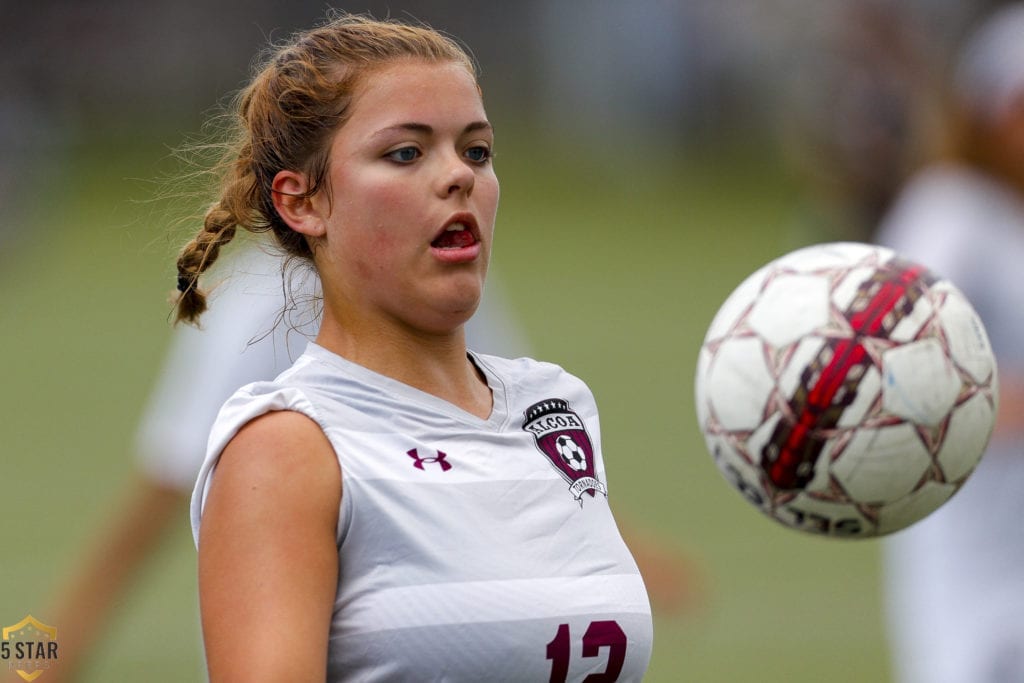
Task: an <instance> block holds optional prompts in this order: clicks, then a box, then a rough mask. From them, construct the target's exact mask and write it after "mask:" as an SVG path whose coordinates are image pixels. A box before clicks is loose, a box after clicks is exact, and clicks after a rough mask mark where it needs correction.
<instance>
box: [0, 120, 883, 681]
mask: <svg viewBox="0 0 1024 683" xmlns="http://www.w3.org/2000/svg"><path fill="white" fill-rule="evenodd" d="M170 142H172V143H173V142H176V140H173V139H171V140H170ZM162 154H163V152H162V148H161V147H160V146H159V145H146V146H142V147H140V148H139V149H136V150H133V151H132V152H131V153H130V154H128V153H125V154H118V153H113V152H111V151H109V150H105V151H103V152H102V153H100V152H97V151H95V150H93V151H89V150H85V151H83V152H82V153H80V154H78V155H76V156H75V157H74V158H73V159H71V160H69V164H68V168H67V169H66V174H65V175H64V176H63V177H60V178H54V179H53V180H52V185H51V187H49V188H48V189H46V190H45V192H44V196H45V197H46V201H45V202H43V203H41V204H40V205H39V207H38V209H37V210H36V211H35V212H34V217H33V220H32V221H31V223H30V224H29V225H26V226H24V227H22V228H21V229H22V230H27V231H31V233H32V235H31V237H29V238H27V239H26V240H24V243H23V245H21V246H19V248H18V249H17V251H13V252H12V251H9V252H8V253H3V254H0V293H2V296H0V329H2V331H3V332H2V337H0V340H2V341H0V344H2V349H3V357H4V358H5V360H6V363H7V370H6V372H5V386H4V391H3V392H0V414H3V415H4V420H3V428H2V439H0V443H2V444H3V446H2V449H3V457H2V460H0V463H2V465H0V467H2V470H0V472H2V475H0V502H2V505H3V511H4V515H3V520H4V521H3V523H2V524H0V545H2V553H0V557H2V558H3V559H2V562H0V578H2V580H0V623H2V624H3V625H10V624H13V623H15V622H17V621H19V620H20V619H21V618H22V617H23V616H25V614H27V613H32V614H33V615H35V616H36V617H37V618H39V619H40V620H42V621H44V622H47V623H52V622H50V621H48V614H47V613H46V608H47V603H48V600H47V597H48V595H49V593H50V591H51V590H52V589H53V588H54V586H55V585H56V584H57V583H58V582H59V581H60V579H61V577H63V576H64V574H65V572H66V571H68V570H69V568H70V567H71V566H72V564H73V562H74V559H75V558H76V556H77V554H78V553H79V552H80V551H81V549H82V547H83V544H84V537H85V535H87V534H88V533H89V532H90V531H91V530H92V529H94V528H95V526H96V525H97V524H99V523H100V522H101V521H102V520H104V519H105V518H106V517H107V516H108V515H109V514H110V512H111V511H112V510H113V508H114V505H115V503H116V501H117V499H118V497H119V496H120V495H121V491H122V490H123V486H124V485H125V484H126V483H127V482H128V481H129V476H130V474H131V467H132V459H131V458H132V455H131V437H132V431H133V428H134V425H135V422H136V420H137V418H138V416H139V414H140V411H141V409H142V405H143V404H144V401H145V399H146V396H147V392H148V390H149V387H150V384H151V382H152V380H153V378H154V375H155V372H156V369H157V367H158V364H159V362H160V359H161V355H162V352H163V349H164V346H165V343H166V341H167V339H168V335H169V334H170V327H169V323H168V312H169V308H168V306H167V305H166V294H167V292H168V291H169V290H170V288H171V287H172V286H173V273H172V268H171V260H172V258H171V255H172V253H173V251H174V248H175V243H174V242H175V241H174V239H173V238H170V237H169V236H168V233H167V226H166V225H165V224H164V223H162V219H161V216H160V213H159V211H158V209H159V205H145V204H143V205H138V204H134V203H132V201H131V200H132V199H145V198H146V197H147V196H149V193H150V192H151V188H149V187H148V186H147V185H146V184H145V183H140V182H137V181H134V180H131V178H151V177H153V176H154V174H156V173H157V172H158V171H157V166H158V165H159V164H158V162H159V158H160V156H161V155H162ZM541 155H543V156H541ZM555 157H557V158H555ZM764 159H765V158H764V157H763V156H762V155H757V154H753V153H749V154H742V153H740V154H736V153H731V154H725V153H720V154H719V153H712V152H710V151H707V150H705V151H704V152H703V153H701V154H699V155H696V156H695V157H693V158H687V157H685V156H684V157H682V158H680V159H676V160H675V161H673V162H671V163H670V162H669V161H667V160H664V159H658V160H657V161H656V162H655V163H647V162H645V163H643V164H641V163H639V162H628V163H627V164H626V166H625V167H623V165H621V164H620V165H617V166H616V167H615V168H614V169H613V168H611V167H609V166H605V165H597V164H589V163H587V160H586V159H585V158H581V157H580V156H579V154H568V153H565V154H554V153H553V150H552V146H551V145H541V144H534V143H533V142H532V141H531V142H530V143H529V144H526V145H520V146H518V147H513V146H512V145H510V144H503V145H502V146H501V147H500V148H499V157H498V161H497V164H498V171H499V175H500V176H501V178H502V207H501V209H500V210H499V223H498V231H499V236H498V239H497V246H496V255H495V263H496V267H497V272H499V273H500V275H501V277H502V281H503V283H504V287H505V289H506V290H507V294H508V295H509V297H510V298H511V300H512V303H514V304H515V306H516V308H517V309H518V312H519V314H520V317H521V319H522V322H523V324H524V326H525V327H526V329H527V331H528V333H529V335H530V338H531V340H532V342H533V344H534V346H535V348H536V351H537V356H538V357H541V358H544V359H546V360H551V361H554V362H557V363H560V364H562V365H563V366H565V367H566V368H567V369H569V370H570V371H572V372H574V373H576V374H578V375H580V376H581V377H583V378H584V379H586V380H587V381H588V383H589V384H590V385H591V388H592V389H593V390H594V393H595V395H596V396H597V399H598V402H599V404H600V406H601V410H602V431H603V440H604V445H605V459H606V463H607V467H608V474H609V480H610V499H611V501H612V502H613V505H614V506H615V508H616V510H617V512H618V513H619V515H620V516H621V517H622V518H623V519H627V520H629V523H630V524H632V525H635V526H642V527H646V528H648V529H650V530H652V531H655V532H657V533H658V534H660V535H661V536H662V537H663V538H664V542H665V543H666V544H669V545H671V546H673V547H675V548H677V549H678V550H679V551H680V552H683V553H686V554H687V555H688V556H689V557H690V558H691V559H692V561H693V562H694V563H695V564H696V565H697V566H698V567H699V568H700V570H701V573H702V576H703V581H702V584H701V585H702V587H703V595H702V605H701V607H700V609H699V610H697V611H695V612H693V613H691V614H687V615H683V616H681V617H672V618H669V617H666V616H664V615H659V616H658V617H657V621H656V632H655V634H656V641H655V650H654V658H653V661H652V664H651V669H650V673H649V676H648V678H647V680H648V681H652V682H655V683H658V682H663V683H668V682H674V681H698V682H701V683H717V682H724V683H725V682H727V683H737V682H748V681H749V682H757V683H775V682H778V683H783V682H785V683H803V682H817V681H829V682H830V683H843V682H857V683H860V682H875V681H884V680H886V679H887V678H888V675H887V667H888V665H887V656H886V651H885V641H884V636H883V632H882V621H881V610H880V596H879V592H878V583H879V577H878V545H877V543H874V542H863V541H862V542H838V541H830V540H826V539H821V538H815V537H810V536H802V535H799V534H797V533H796V532H792V531H788V530H785V529H783V528H781V527H779V526H777V525H776V524H775V523H773V522H771V521H769V520H767V519H766V518H763V517H762V516H761V515H760V514H759V513H757V512H756V511H754V510H753V508H751V507H749V506H748V505H747V504H746V503H745V502H743V501H742V499H741V498H740V497H739V496H738V495H737V494H735V493H733V492H732V491H731V490H730V489H729V488H728V486H727V485H726V484H725V482H724V480H722V479H721V477H720V476H719V475H718V472H717V470H716V469H715V468H714V466H713V464H712V462H711V459H710V457H709V456H708V455H707V453H706V451H705V449H704V445H703V442H702V440H701V438H700V436H699V433H698V431H697V428H696V424H695V418H694V410H693V369H694V365H695V360H696V354H697V349H698V347H699V345H700V341H701V339H702V337H703V333H704V330H705V328H706V326H707V324H708V323H709V322H710V319H711V317H712V315H713V314H714V311H715V310H716V309H717V307H718V305H719V304H720V303H721V301H722V300H724V298H725V296H726V295H727V294H728V293H729V291H731V289H732V287H733V286H735V285H736V284H737V283H738V282H739V281H740V280H741V279H742V278H743V277H744V276H746V275H747V274H748V273H749V272H751V271H752V270H753V269H754V268H755V267H757V266H759V265H761V264H762V263H764V262H765V261H767V260H769V259H770V258H773V257H774V256H777V255H779V254H780V253H782V252H783V251H787V250H789V249H791V248H793V247H795V246H798V245H799V244H800V243H802V241H805V240H806V239H807V233H806V232H800V231H799V230H797V229H796V228H795V227H794V223H795V221H796V216H797V207H796V196H797V195H796V193H795V192H794V189H793V188H792V187H790V186H789V185H788V184H787V182H786V181H785V179H784V174H782V173H780V171H779V169H778V168H777V167H776V166H775V165H773V164H771V163H769V162H767V161H765V160H764ZM194 560H195V553H194V550H193V548H192V543H191V536H190V533H189V531H188V521H187V518H186V515H185V511H184V510H183V511H182V518H181V524H180V528H179V529H178V531H177V533H176V534H175V535H174V536H173V537H172V538H171V539H169V541H168V542H167V543H166V544H165V545H164V547H163V548H162V549H161V552H160V554H159V555H158V556H157V557H155V558H154V559H153V561H152V563H151V569H152V571H151V572H149V573H148V574H147V575H146V576H145V577H144V578H143V579H142V580H141V581H140V582H139V583H138V584H137V585H136V586H135V588H134V589H133V590H132V591H131V593H130V594H129V595H128V597H127V598H126V599H125V600H124V602H123V604H122V605H121V606H120V612H119V618H118V619H117V621H116V624H115V625H114V627H113V629H112V630H111V632H110V637H109V638H107V639H106V640H104V642H103V644H102V646H101V647H100V648H99V649H98V650H97V651H96V652H95V657H94V660H93V662H92V664H91V666H90V668H89V670H88V676H87V681H90V682H97V683H98V682H99V681H104V682H107V681H149V682H152V683H163V682H164V681H167V682H171V681H175V682H178V681H190V680H200V679H201V673H200V671H201V663H200V654H199V634H198V628H197V612H198V610H197V606H196V600H195V594H194V577H193V574H194ZM112 561H116V558H112ZM52 625H54V626H56V627H57V628H58V636H59V629H60V624H52ZM58 639H59V638H58ZM45 680H46V678H45V675H44V676H43V677H41V678H40V679H39V681H40V683H45Z"/></svg>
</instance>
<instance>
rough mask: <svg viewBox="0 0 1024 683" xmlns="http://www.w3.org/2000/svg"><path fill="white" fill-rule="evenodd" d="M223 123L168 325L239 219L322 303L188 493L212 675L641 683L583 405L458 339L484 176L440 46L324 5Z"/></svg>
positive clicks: (477, 128)
mask: <svg viewBox="0 0 1024 683" xmlns="http://www.w3.org/2000/svg"><path fill="white" fill-rule="evenodd" d="M238 121H239V124H240V130H239V134H238V136H237V144H236V146H235V147H234V150H233V153H232V157H231V158H230V162H229V163H228V164H227V165H226V169H227V172H226V174H225V177H224V182H223V188H222V189H223V192H222V196H221V199H220V200H219V202H218V203H217V204H215V205H214V206H213V207H212V208H211V209H210V211H209V212H208V214H207V216H206V220H205V223H204V226H203V228H202V230H201V231H200V232H199V234H198V235H197V236H196V238H195V239H194V240H193V241H192V242H190V243H189V244H188V245H187V246H186V247H185V249H184V250H183V252H182V254H181V256H180V258H179V262H178V269H179V278H178V286H179V290H181V296H180V299H179V302H178V307H179V317H180V319H183V320H186V321H195V320H196V319H197V318H198V316H199V315H200V314H201V312H202V310H203V308H204V307H205V301H204V297H203V294H202V292H201V291H200V289H199V282H198V279H199V277H200V275H201V274H202V272H203V271H204V270H205V269H206V268H207V267H208V266H209V265H210V264H211V263H212V262H213V261H214V260H215V259H216V257H217V254H218V250H219V248H220V247H221V246H222V245H224V244H225V243H227V242H228V241H230V240H231V238H232V237H233V235H234V232H235V230H236V228H237V227H242V228H245V229H248V230H252V231H264V230H269V231H272V232H273V234H274V236H275V237H276V239H277V240H278V242H279V243H280V246H281V247H282V248H283V249H284V250H285V251H286V252H287V253H288V254H290V255H291V256H292V257H294V258H298V259H308V260H309V261H311V262H312V264H313V266H314V267H315V268H316V271H317V273H318V275H319V278H320V281H321V286H322V291H323V315H322V323H321V326H320V331H319V333H318V335H317V337H316V341H315V343H311V344H310V345H309V347H308V349H307V350H306V352H305V353H304V354H303V355H302V356H301V357H300V358H299V359H298V360H297V362H296V363H295V364H294V366H292V368H291V369H289V370H287V371H286V372H284V373H283V374H282V375H280V376H279V377H278V378H277V379H276V380H274V381H273V382H259V383H255V384H250V385H247V386H246V387H244V388H243V389H241V390H239V391H238V392H237V393H236V394H235V395H234V396H233V397H232V398H231V399H229V400H228V402H227V403H226V404H225V406H224V408H223V409H222V410H221V413H220V415H219V417H218V419H217V422H216V424H215V425H214V428H213V432H212V434H211V438H210V448H209V452H208V455H207V459H206V461H205V463H204V465H203V467H202V470H201V472H200V475H199V479H198V482H197V483H196V488H195V492H194V494H193V502H192V524H193V530H194V533H195V536H196V540H197V544H198V548H199V590H200V604H201V610H202V620H203V631H204V641H205V644H206V650H207V660H208V666H209V670H210V677H211V680H212V681H214V683H217V682H218V681H235V680H239V681H278V680H287V681H324V680H328V681H371V680H395V681H406V680H416V681H433V680H438V681H440V680H444V681H482V680H487V681H518V680H524V681H525V680H529V681H536V680H545V681H566V680H583V679H584V678H588V680H590V681H626V680H640V679H641V678H642V676H643V674H644V671H645V669H646V666H647V662H648V660H649V657H650V652H651V642H652V626H651V617H650V607H649V604H648V600H647V595H646V591H645V589H644V585H643V582H642V580H641V579H640V575H639V573H638V571H637V568H636V564H635V563H634V561H633V559H632V558H631V556H630V554H629V551H628V550H627V549H626V546H625V544H624V543H623V541H622V539H621V537H620V535H619V532H618V530H617V528H616V525H615V522H614V520H613V518H612V515H611V512H610V510H609V507H608V504H607V500H606V492H607V488H606V484H605V478H604V465H603V460H602V453H601V441H600V433H599V425H598V415H597V409H596V406H595V404H594V399H593V396H592V395H591V393H590V391H589V390H588V389H587V387H586V385H584V384H583V383H582V382H581V381H580V380H578V379H576V378H575V377H572V376H571V375H569V374H567V373H566V372H565V371H563V370H562V369H561V368H558V367H556V366H553V365H550V364H544V363H538V362H536V361H532V360H529V359H519V360H515V361H510V360H505V359H501V358H498V357H494V356H485V355H481V354H476V353H472V352H468V351H467V349H466V344H465V336H464V325H465V323H466V321H467V320H468V319H469V318H470V316H471V315H472V314H473V312H474V310H475V309H476V307H477V304H478V302H479V300H480V296H481V293H482V291H483V286H484V280H485V276H486V273H487V263H488V258H489V255H490V249H491V245H492V239H493V233H494V222H495V214H496V209H497V203H498V181H497V178H496V176H495V173H494V169H493V166H492V160H491V157H492V147H493V131H492V128H491V125H490V123H489V122H488V119H487V115H486V112H485V111H484V107H483V103H482V100H481V96H480V89H479V86H478V84H477V81H476V76H475V73H474V68H473V65H472V62H471V61H470V59H469V58H468V57H467V56H466V54H465V52H464V51H463V50H461V49H460V48H459V47H458V46H457V45H456V44H455V43H454V42H453V41H451V40H450V39H448V38H445V37H443V36H441V35H440V34H438V33H436V32H434V31H432V30H430V29H427V28H424V27H419V26H408V25H403V24H399V23H393V22H378V21H373V20H369V19H365V18H361V17H353V16H347V15H344V16H340V17H337V18H335V19H333V20H331V21H330V22H329V23H327V24H325V25H323V26H321V27H318V28H316V29H313V30H311V31H309V32H307V33H304V34H302V35H299V36H297V37H296V38H295V39H294V41H292V42H291V43H290V44H289V45H286V46H284V47H282V48H280V49H279V50H278V51H277V52H276V53H275V54H273V55H271V56H270V57H269V59H268V60H267V62H266V63H265V66H264V67H263V68H262V69H261V70H260V71H259V73H257V75H256V76H255V77H254V79H253V81H252V82H251V84H250V85H249V86H248V87H247V88H246V89H245V90H244V91H243V92H242V94H241V96H240V97H239V100H238ZM197 390H199V389H198V388H197Z"/></svg>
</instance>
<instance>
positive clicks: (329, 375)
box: [192, 344, 653, 683]
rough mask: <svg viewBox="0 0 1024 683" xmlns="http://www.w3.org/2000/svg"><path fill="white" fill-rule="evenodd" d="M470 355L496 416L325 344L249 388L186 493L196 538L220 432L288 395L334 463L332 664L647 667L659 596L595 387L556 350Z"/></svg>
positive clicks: (495, 673)
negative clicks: (639, 546) (640, 557)
mask: <svg viewBox="0 0 1024 683" xmlns="http://www.w3.org/2000/svg"><path fill="white" fill-rule="evenodd" d="M472 359H473V361H474V362H475V364H476V365H477V367H478V368H479V369H480V371H481V372H482V373H483V374H484V375H485V376H486V378H487V383H488V385H489V386H490V389H491V392H492V395H493V409H492V412H491V415H490V417H489V418H487V419H480V418H478V417H476V416H474V415H471V414H469V413H467V412H464V411H463V410H461V409H459V408H457V407H455V406H453V405H452V404H450V403H448V402H446V401H443V400H441V399H439V398H437V397H435V396H432V395H430V394H427V393H424V392H421V391H419V390H417V389H414V388H412V387H410V386H407V385H405V384H402V383H400V382H398V381H395V380H393V379H390V378H388V377H385V376H382V375H379V374H377V373H374V372H372V371H370V370H368V369H366V368H363V367H361V366H359V365H356V364H354V363H351V362H349V361H347V360H345V359H343V358H341V357H339V356H337V355H335V354H333V353H331V352H329V351H327V350H326V349H324V348H322V347H320V346H317V345H316V344H310V346H309V348H308V349H307V351H306V353H305V354H304V355H303V356H302V357H301V358H299V360H298V361H297V362H296V363H295V365H294V366H293V367H292V368H291V369H289V370H288V371H286V372H285V373H283V374H282V375H281V376H280V377H278V378H277V379H276V380H275V381H273V382H260V383H255V384H252V385H249V386H247V387H245V388H243V389H242V390H240V391H239V392H238V393H236V394H235V395H234V396H233V397H232V398H231V399H230V400H229V401H228V402H227V404H225V406H224V408H223V410H222V411H221V413H220V415H219V417H218V419H217V422H216V424H215V426H214V430H213V433H212V434H211V439H210V448H209V454H208V455H207V459H206V461H205V462H204V464H203V467H202V469H201V471H200V474H199V479H198V482H197V483H196V488H195V491H194V493H193V499H192V526H193V533H194V534H195V537H196V539H197V542H198V538H199V534H200V521H201V515H202V508H203V503H204V500H205V498H206V494H207V491H208V487H209V484H210V481H211V477H212V476H213V475H214V472H215V469H214V468H215V466H216V463H217V459H218V457H219V455H220V453H221V451H222V449H223V448H224V447H225V445H226V444H227V443H228V442H229V441H230V440H231V438H232V437H233V436H234V435H235V434H236V433H237V432H238V430H239V429H240V428H241V427H242V426H243V425H244V424H246V423H247V422H249V421H250V420H252V419H254V418H255V417H257V416H259V415H261V414H263V413H266V412H268V411H271V410H294V411H297V412H300V413H303V414H305V415H307V416H308V417H310V418H311V419H313V420H314V421H315V422H316V423H317V424H319V425H320V427H321V429H323V431H324V434H325V435H326V436H327V438H328V439H329V441H330V443H331V445H332V446H333V448H334V451H335V453H336V455H337V458H338V462H339V463H340V466H341V473H342V491H343V494H342V503H341V509H340V511H339V518H338V530H337V542H338V549H339V563H340V564H339V569H340V578H339V582H338V591H337V595H336V598H335V605H334V617H333V621H332V624H331V630H330V643H329V666H328V669H329V675H328V680H329V681H331V682H339V681H359V682H360V683H363V682H369V681H466V682H467V683H469V682H473V683H477V682H479V681H488V682H492V681H569V680H571V681H578V680H583V678H585V677H586V676H588V675H590V674H604V677H602V678H600V680H602V681H639V680H641V679H642V677H643V675H644V672H645V670H646V668H647V664H648V660H649V658H650V655H651V645H652V637H653V636H652V623H651V612H650V605H649V603H648V599H647V594H646V591H645V589H644V585H643V581H642V579H641V578H640V574H639V572H638V570H637V567H636V564H635V563H634V561H633V559H632V557H631V555H630V553H629V551H628V549H627V548H626V546H625V544H624V542H623V541H622V538H621V536H620V535H619V532H618V529H617V528H616V525H615V522H614V520H613V518H612V514H611V510H610V509H609V507H608V501H607V488H606V480H605V468H604V461H603V459H602V452H601V436H600V429H599V424H598V414H597V408H596V405H595V403H594V399H593V396H592V395H591V393H590V391H589V389H588V388H587V387H586V385H585V384H584V383H583V382H581V381H580V380H578V379H577V378H575V377H573V376H572V375H570V374H568V373H566V372H565V371H564V370H562V369H561V368H559V367H557V366H554V365H550V364H545V363H538V362H536V361H533V360H530V359H519V360H514V361H512V360H505V359H501V358H497V357H494V356H482V355H472Z"/></svg>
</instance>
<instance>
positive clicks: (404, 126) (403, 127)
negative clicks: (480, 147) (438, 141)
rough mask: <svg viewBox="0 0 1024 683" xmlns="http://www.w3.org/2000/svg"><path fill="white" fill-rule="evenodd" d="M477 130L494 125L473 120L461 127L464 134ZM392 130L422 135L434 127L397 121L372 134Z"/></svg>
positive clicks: (376, 134)
mask: <svg viewBox="0 0 1024 683" xmlns="http://www.w3.org/2000/svg"><path fill="white" fill-rule="evenodd" d="M478 130H494V127H493V126H492V125H491V124H490V123H489V122H487V121H473V122H472V123H469V124H467V125H466V127H465V128H463V129H462V134H463V135H465V134H466V133H473V132H475V131H478ZM394 131H411V132H414V133H423V134H424V135H431V134H433V132H434V128H433V126H428V125H427V124H425V123H416V122H412V121H410V122H409V123H399V124H396V125H394V126H388V127H387V128H381V129H380V130H378V131H377V132H376V133H374V134H373V137H378V136H380V135H385V134H387V133H391V132H394Z"/></svg>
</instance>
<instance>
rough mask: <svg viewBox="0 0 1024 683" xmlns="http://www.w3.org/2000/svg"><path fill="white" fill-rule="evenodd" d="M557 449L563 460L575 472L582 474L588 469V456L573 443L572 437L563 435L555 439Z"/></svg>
mask: <svg viewBox="0 0 1024 683" xmlns="http://www.w3.org/2000/svg"><path fill="white" fill-rule="evenodd" d="M555 448H556V449H558V454H559V455H560V456H562V460H564V461H565V464H566V465H568V466H569V469H571V470H572V471H573V472H582V471H584V470H585V469H587V454H586V453H584V452H583V449H582V448H580V447H579V445H578V444H577V443H576V442H575V441H573V439H572V437H571V436H568V435H566V434H561V435H560V436H559V437H558V438H557V439H555Z"/></svg>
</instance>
